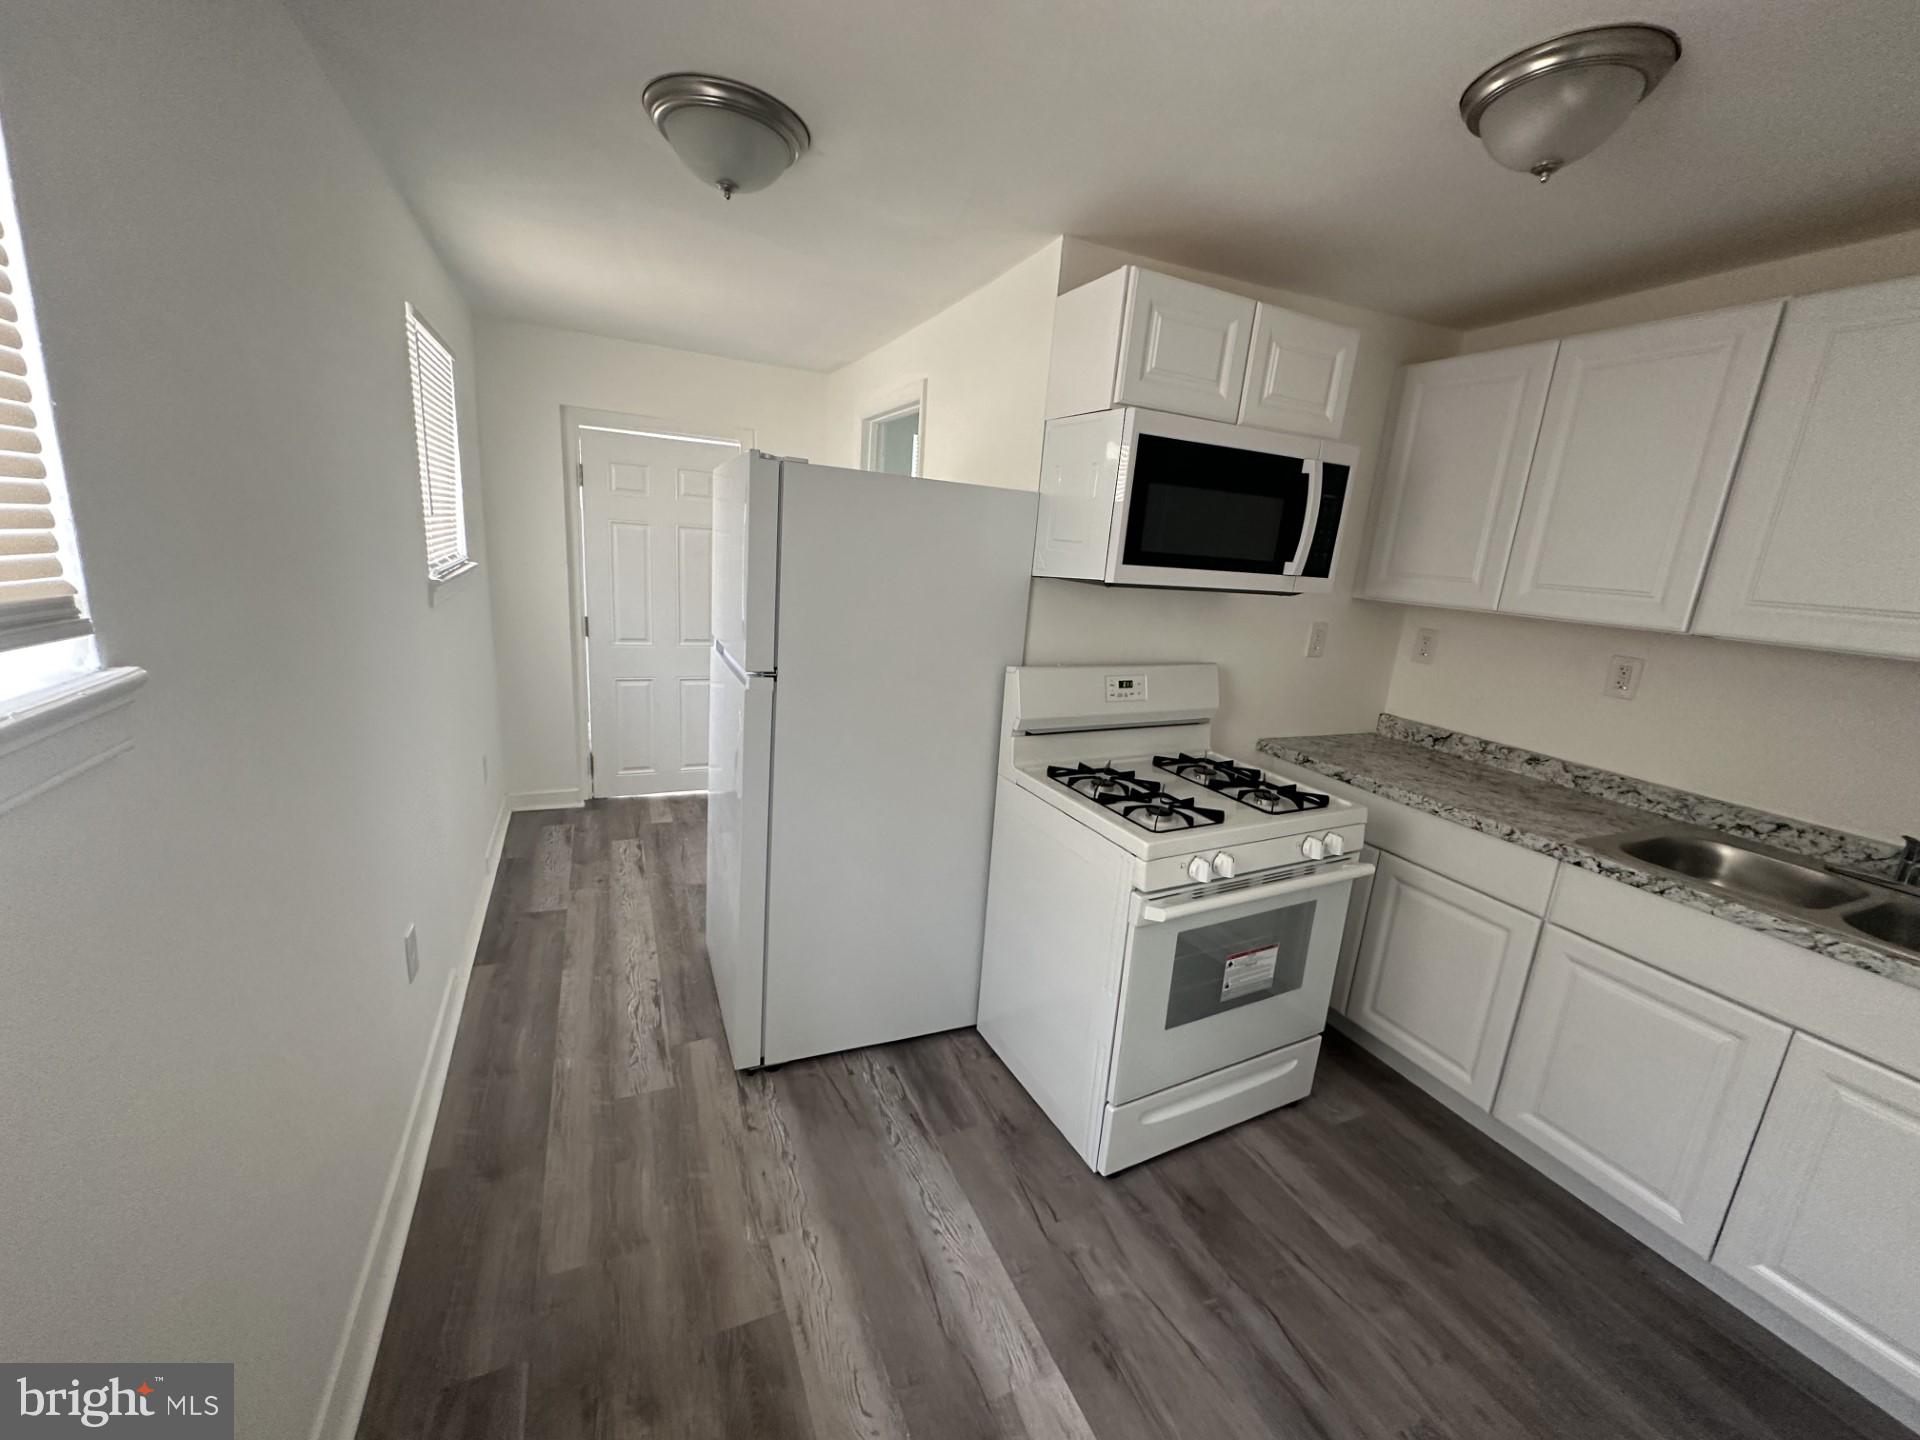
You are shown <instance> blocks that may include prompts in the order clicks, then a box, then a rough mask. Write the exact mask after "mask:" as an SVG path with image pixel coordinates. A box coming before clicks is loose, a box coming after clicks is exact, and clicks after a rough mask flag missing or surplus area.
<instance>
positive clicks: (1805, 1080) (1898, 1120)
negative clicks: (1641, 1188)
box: [1713, 1035, 1920, 1398]
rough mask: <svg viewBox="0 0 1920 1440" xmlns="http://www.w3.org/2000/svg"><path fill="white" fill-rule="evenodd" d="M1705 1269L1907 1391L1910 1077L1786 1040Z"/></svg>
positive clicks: (1919, 1387)
mask: <svg viewBox="0 0 1920 1440" xmlns="http://www.w3.org/2000/svg"><path fill="white" fill-rule="evenodd" d="M1713 1263H1714V1264H1715V1265H1717V1266H1718V1267H1720V1268H1721V1269H1722V1270H1724V1271H1726V1272H1727V1273H1728V1274H1730V1275H1732V1276H1733V1277H1734V1278H1735V1279H1737V1280H1739V1281H1740V1282H1741V1283H1743V1284H1745V1285H1748V1286H1751V1287H1752V1288H1753V1289H1754V1290H1756V1291H1757V1292H1759V1294H1760V1295H1762V1296H1763V1297H1764V1298H1766V1299H1767V1300H1769V1301H1771V1302H1772V1303H1773V1304H1775V1305H1777V1306H1779V1307H1780V1308H1781V1309H1782V1310H1784V1311H1786V1312H1787V1314H1789V1315H1791V1316H1793V1317H1794V1318H1795V1319H1797V1320H1800V1321H1801V1322H1803V1323H1804V1324H1806V1325H1807V1326H1809V1327H1810V1328H1811V1329H1813V1330H1814V1331H1816V1332H1818V1333H1819V1334H1821V1335H1823V1336H1825V1337H1826V1338H1827V1339H1828V1340H1831V1341H1832V1342H1833V1343H1834V1344H1836V1345H1838V1346H1839V1347H1840V1348H1841V1349H1842V1350H1845V1351H1847V1352H1848V1353H1849V1354H1851V1355H1852V1356H1854V1357H1855V1358H1856V1359H1858V1360H1860V1361H1862V1362H1863V1363H1864V1364H1866V1365H1867V1366H1868V1367H1869V1368H1871V1369H1873V1370H1875V1371H1876V1372H1878V1373H1879V1374H1880V1375H1881V1376H1883V1377H1884V1378H1886V1379H1887V1380H1888V1381H1890V1382H1892V1383H1893V1384H1894V1385H1896V1386H1898V1387H1899V1388H1900V1389H1902V1390H1904V1391H1905V1392H1906V1393H1907V1394H1909V1395H1912V1396H1914V1397H1916V1398H1920V1081H1914V1080H1910V1079H1908V1078H1907V1077H1906V1076H1904V1075H1900V1074H1897V1073H1895V1072H1894V1071H1892V1070H1887V1069H1884V1068H1883V1067H1881V1066H1879V1065H1875V1064H1873V1063H1872V1062H1871V1061H1868V1060H1862V1059H1861V1058H1860V1057H1859V1056H1857V1055H1853V1054H1850V1053H1848V1052H1847V1051H1845V1050H1839V1049H1836V1048H1834V1047H1833V1046H1831V1045H1827V1044H1825V1043H1823V1042H1821V1041H1819V1040H1815V1039H1812V1038H1811V1037H1809V1036H1806V1035H1796V1036H1795V1037H1794V1040H1793V1045H1792V1048H1791V1049H1790V1050H1789V1051H1788V1053H1787V1062H1786V1064H1785V1065H1784V1066H1783V1067H1782V1068H1781V1071H1780V1083H1779V1084H1778V1085H1777V1086H1776V1087H1775V1088H1774V1092H1773V1100H1772V1103H1771V1104H1769V1105H1768V1107H1767V1114H1766V1119H1765V1121H1764V1122H1763V1123H1762V1124H1761V1126H1760V1137H1759V1139H1758V1140H1757V1141H1755V1142H1754V1147H1753V1154H1752V1156H1751V1158H1750V1159H1749V1160H1748V1161H1747V1168H1746V1173H1745V1174H1744V1175H1743V1176H1742V1177H1741V1180H1740V1189H1739V1191H1738V1193H1737V1194H1735V1196H1734V1198H1733V1211H1732V1213H1731V1214H1730V1215H1729V1216H1728V1217H1727V1228H1726V1232H1725V1234H1723V1235H1722V1236H1721V1238H1720V1244H1719V1247H1718V1248H1717V1249H1716V1250H1715V1251H1714V1254H1713Z"/></svg>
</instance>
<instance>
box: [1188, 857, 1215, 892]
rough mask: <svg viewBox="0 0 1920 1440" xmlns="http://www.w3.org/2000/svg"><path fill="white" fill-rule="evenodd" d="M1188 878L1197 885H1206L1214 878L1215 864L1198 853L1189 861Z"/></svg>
mask: <svg viewBox="0 0 1920 1440" xmlns="http://www.w3.org/2000/svg"><path fill="white" fill-rule="evenodd" d="M1187 878H1188V879H1189V880H1191V881H1193V883H1194V884H1196V885H1204V884H1206V883H1207V882H1208V881H1209V880H1211V879H1213V866H1212V865H1211V864H1209V863H1208V861H1207V857H1206V856H1204V855H1196V856H1194V857H1193V858H1192V859H1191V860H1189V861H1187Z"/></svg>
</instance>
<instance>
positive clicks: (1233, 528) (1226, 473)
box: [1033, 406, 1360, 595]
mask: <svg viewBox="0 0 1920 1440" xmlns="http://www.w3.org/2000/svg"><path fill="white" fill-rule="evenodd" d="M1359 458H1360V452H1359V451H1358V450H1357V449H1355V448H1354V447H1353V446H1351V445H1342V444H1339V443H1338V442H1336V441H1332V440H1319V439H1315V438H1314V437H1313V436H1310V435H1283V434H1279V433H1276V432H1275V431H1272V430H1261V429H1256V428H1254V427H1253V426H1250V425H1228V424H1225V423H1223V422H1221V421H1218V420H1196V419H1193V418H1191V417H1189V416H1185V415H1168V414H1163V413H1162V412H1160V411H1157V410H1142V409H1140V408H1138V407H1137V406H1121V407H1117V408H1115V409H1112V410H1099V411H1095V412H1093V413H1092V414H1087V415H1069V416H1066V417H1064V418H1062V419H1059V420H1050V421H1048V422H1047V439H1046V449H1045V452H1044V455H1043V457H1042V460H1041V465H1040V519H1039V526H1038V528H1037V530H1036V531H1035V534H1034V543H1033V573H1034V574H1035V575H1047V576H1054V577H1056V578H1059V579H1064V580H1097V581H1101V582H1104V583H1105V584H1108V585H1161V586H1171V587H1175V588H1178V589H1190V590H1254V591H1263V592H1267V593H1274V594H1282V595H1285V594H1292V593H1294V592H1296V591H1314V590H1329V589H1331V588H1332V586H1333V567H1334V561H1335V559H1336V558H1337V556H1338V552H1339V543H1340V518H1341V512H1342V511H1343V510H1344V509H1345V507H1346V500H1347V484H1348V481H1349V480H1350V478H1351V477H1352V473H1353V467H1354V465H1355V464H1356V463H1357V462H1358V460H1359Z"/></svg>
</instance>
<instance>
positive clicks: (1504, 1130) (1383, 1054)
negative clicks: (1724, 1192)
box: [1327, 1011, 1920, 1430]
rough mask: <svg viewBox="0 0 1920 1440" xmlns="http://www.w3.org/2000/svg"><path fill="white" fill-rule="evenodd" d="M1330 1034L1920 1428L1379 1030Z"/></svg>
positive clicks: (1341, 1020) (1851, 1368)
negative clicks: (1435, 1075) (1339, 1036)
mask: <svg viewBox="0 0 1920 1440" xmlns="http://www.w3.org/2000/svg"><path fill="white" fill-rule="evenodd" d="M1327 1028H1328V1029H1330V1030H1337V1031H1339V1032H1340V1034H1342V1035H1344V1036H1346V1037H1347V1038H1348V1039H1349V1040H1351V1041H1353V1043H1354V1044H1356V1045H1358V1046H1359V1047H1360V1048H1361V1049H1362V1050H1364V1051H1366V1052H1367V1053H1368V1054H1369V1055H1371V1056H1373V1057H1374V1058H1375V1059H1376V1060H1378V1061H1380V1062H1381V1063H1382V1064H1384V1065H1385V1066H1386V1067H1387V1068H1388V1069H1389V1070H1392V1071H1394V1072H1395V1073H1396V1074H1398V1075H1399V1076H1401V1078H1403V1079H1406V1080H1410V1081H1412V1082H1413V1084H1414V1085H1415V1086H1416V1087H1418V1088H1419V1089H1421V1090H1424V1091H1426V1093H1427V1094H1428V1095H1430V1096H1431V1097H1432V1098H1433V1099H1435V1100H1438V1101H1439V1102H1440V1103H1441V1104H1442V1105H1444V1106H1445V1107H1446V1108H1447V1109H1448V1110H1451V1111H1452V1112H1453V1113H1454V1114H1455V1115H1458V1116H1459V1117H1460V1118H1461V1119H1462V1120H1464V1121H1466V1122H1467V1123H1468V1124H1469V1125H1471V1126H1473V1128H1474V1129H1476V1130H1478V1131H1480V1132H1481V1133H1482V1134H1484V1135H1486V1136H1488V1137H1489V1138H1491V1139H1493V1140H1494V1141H1496V1142H1498V1143H1499V1144H1500V1145H1502V1146H1504V1147H1505V1148H1507V1149H1508V1150H1511V1151H1512V1152H1513V1153H1514V1154H1515V1155H1517V1156H1519V1157H1520V1158H1521V1159H1522V1160H1524V1161H1526V1162H1527V1164H1529V1165H1531V1166H1532V1167H1533V1168H1534V1169H1536V1170H1538V1171H1539V1172H1540V1173H1541V1174H1542V1175H1544V1176H1546V1177H1547V1178H1548V1179H1549V1180H1551V1181H1553V1182H1554V1183H1555V1184H1556V1185H1558V1186H1560V1188H1561V1189H1563V1190H1566V1191H1567V1192H1569V1193H1570V1194H1571V1195H1572V1196H1573V1197H1574V1198H1575V1199H1576V1200H1579V1201H1581V1202H1583V1203H1584V1204H1585V1205H1586V1206H1587V1207H1588V1208H1589V1209H1591V1210H1595V1211H1597V1212H1599V1214H1600V1215H1601V1216H1603V1217H1604V1218H1606V1219H1608V1220H1611V1221H1612V1222H1613V1223H1614V1224H1615V1225H1618V1226H1619V1227H1620V1228H1621V1229H1622V1230H1624V1231H1626V1232H1627V1234H1629V1235H1631V1236H1632V1237H1633V1238H1634V1239H1635V1240H1638V1241H1639V1242H1640V1243H1641V1244H1642V1245H1645V1246H1646V1247H1647V1248H1648V1249H1649V1250H1651V1251H1653V1252H1654V1253H1655V1254H1656V1255H1658V1256H1659V1257H1660V1258H1661V1259H1663V1260H1665V1261H1666V1262H1667V1263H1668V1264H1670V1265H1672V1266H1673V1267H1674V1268H1675V1269H1676V1270H1680V1271H1682V1272H1684V1273H1685V1274H1686V1275H1687V1276H1689V1277H1690V1278H1692V1279H1694V1280H1697V1281H1699V1282H1700V1283H1701V1284H1702V1285H1704V1286H1706V1287H1707V1289H1709V1290H1711V1291H1712V1292H1713V1293H1714V1294H1716V1295H1718V1296H1719V1297H1720V1298H1721V1299H1722V1300H1724V1301H1726V1302H1727V1303H1728V1304H1729V1305H1731V1306H1733V1308H1734V1309H1736V1310H1738V1311H1739V1312H1740V1313H1741V1314H1743V1315H1745V1316H1746V1317H1747V1318H1748V1319H1750V1320H1752V1321H1754V1322H1755V1323H1756V1324H1758V1325H1760V1326H1761V1327H1762V1328H1763V1329H1766V1330H1769V1331H1771V1332H1772V1333H1773V1334H1774V1335H1776V1336H1778V1337H1779V1338H1780V1339H1781V1340H1784V1341H1785V1342H1786V1343H1787V1344H1788V1345H1791V1346H1792V1347H1793V1348H1794V1349H1795V1350H1798V1351H1799V1352H1800V1353H1801V1354H1802V1355H1805V1356H1806V1357H1807V1358H1808V1359H1809V1360H1811V1361H1813V1363H1814V1364H1816V1365H1818V1366H1819V1367H1820V1368H1821V1369H1822V1370H1825V1371H1826V1372H1827V1373H1828V1374H1829V1375H1832V1376H1833V1377H1834V1379H1836V1380H1838V1381H1840V1383H1841V1384H1843V1385H1846V1386H1847V1387H1849V1388H1850V1389H1852V1390H1855V1391H1857V1392H1859V1393H1860V1394H1861V1395H1863V1396H1864V1397H1866V1398H1867V1399H1868V1400H1870V1401H1872V1402H1873V1403H1874V1404H1875V1405H1878V1406H1879V1407H1880V1408H1881V1409H1882V1410H1885V1411H1886V1412H1887V1413H1888V1414H1889V1415H1891V1416H1893V1418H1894V1419H1896V1420H1898V1421H1899V1422H1900V1423H1901V1424H1902V1425H1905V1426H1906V1427H1907V1428H1908V1429H1909V1430H1920V1404H1916V1403H1915V1401H1914V1400H1913V1399H1912V1397H1910V1396H1908V1395H1905V1394H1903V1393H1902V1392H1901V1391H1899V1390H1897V1389H1895V1388H1894V1387H1893V1386H1892V1385H1891V1384H1890V1383H1888V1382H1887V1381H1886V1380H1885V1379H1883V1378H1882V1377H1881V1376H1879V1375H1878V1374H1876V1373H1875V1372H1874V1371H1872V1370H1869V1369H1868V1368H1867V1367H1866V1366H1865V1365H1863V1364H1861V1363H1860V1362H1859V1361H1858V1360H1856V1359H1854V1358H1853V1356H1851V1355H1849V1354H1847V1353H1846V1351H1844V1350H1842V1349H1840V1347H1839V1346H1837V1345H1835V1344H1833V1342H1831V1341H1830V1340H1828V1339H1827V1338H1826V1337H1825V1336H1824V1335H1819V1334H1816V1333H1815V1332H1814V1331H1812V1330H1809V1329H1808V1328H1807V1327H1806V1326H1805V1325H1802V1324H1801V1323H1800V1322H1799V1321H1798V1320H1796V1319H1794V1318H1793V1317H1792V1316H1791V1315H1788V1314H1786V1313H1785V1312H1784V1311H1781V1310H1778V1309H1776V1308H1775V1307H1774V1306H1772V1305H1771V1304H1769V1303H1768V1302H1767V1301H1766V1300H1765V1299H1764V1298H1762V1297H1761V1296H1759V1295H1756V1294H1755V1293H1754V1292H1753V1291H1751V1290H1749V1289H1748V1288H1747V1287H1746V1286H1744V1285H1742V1284H1741V1283H1740V1282H1739V1281H1738V1280H1735V1279H1734V1278H1733V1277H1732V1276H1731V1275H1729V1274H1727V1272H1726V1271H1724V1270H1721V1269H1718V1268H1717V1267H1715V1266H1714V1264H1713V1263H1712V1262H1711V1261H1708V1260H1703V1259H1701V1258H1700V1256H1698V1255H1696V1254H1695V1253H1694V1252H1693V1251H1691V1250H1689V1249H1688V1248H1687V1247H1686V1246H1684V1245H1682V1244H1681V1243H1680V1242H1679V1241H1678V1240H1676V1239H1674V1238H1673V1237H1672V1236H1671V1235H1669V1234H1667V1233H1666V1231H1664V1230H1661V1229H1659V1228H1658V1227H1656V1226H1654V1225H1651V1224H1649V1223H1648V1222H1647V1221H1646V1220H1644V1219H1643V1218H1642V1217H1641V1216H1639V1215H1637V1214H1636V1213H1634V1212H1633V1211H1632V1210H1629V1209H1628V1208H1627V1207H1626V1206H1625V1205H1622V1204H1621V1203H1620V1202H1619V1201H1618V1200H1616V1199H1614V1198H1613V1197H1612V1196H1611V1195H1609V1194H1607V1193H1606V1192H1605V1191H1604V1190H1602V1189H1600V1188H1599V1187H1598V1186H1596V1185H1595V1184H1593V1182H1592V1181H1590V1180H1588V1179H1587V1178H1586V1177H1585V1176H1584V1175H1580V1174H1578V1173H1576V1172H1575V1171H1573V1170H1571V1169H1569V1168H1568V1167H1567V1166H1566V1165H1564V1164H1562V1163H1561V1162H1560V1161H1559V1160H1558V1159H1556V1158H1555V1157H1554V1156H1552V1155H1549V1154H1548V1153H1547V1152H1546V1151H1545V1150H1542V1149H1541V1148H1540V1147H1539V1146H1538V1145H1535V1144H1534V1143H1533V1142H1532V1141H1531V1140H1529V1139H1527V1137H1526V1136H1524V1135H1522V1134H1521V1133H1520V1132H1519V1131H1518V1130H1515V1129H1514V1128H1513V1127H1512V1126H1511V1125H1508V1124H1507V1123H1506V1122H1505V1121H1504V1120H1499V1119H1496V1118H1495V1117H1494V1116H1493V1115H1492V1114H1491V1113H1490V1112H1488V1111H1486V1110H1482V1109H1480V1107H1479V1106H1477V1105H1475V1104H1474V1103H1473V1102H1472V1101H1471V1100H1469V1099H1467V1098H1466V1096H1464V1095H1462V1094H1460V1093H1459V1092H1458V1091H1456V1090H1454V1089H1452V1088H1450V1087H1449V1086H1447V1085H1444V1084H1442V1083H1441V1082H1440V1081H1438V1080H1436V1079H1434V1078H1433V1076H1431V1075H1429V1074H1428V1073H1427V1072H1426V1071H1425V1070H1423V1069H1421V1068H1420V1066H1419V1065H1417V1064H1415V1063H1414V1062H1413V1061H1412V1060H1409V1059H1408V1058H1407V1057H1406V1056H1405V1055H1402V1054H1401V1053H1400V1052H1399V1051H1398V1050H1396V1049H1394V1048H1393V1047H1392V1046H1391V1045H1389V1044H1387V1043H1386V1042H1385V1041H1384V1040H1382V1039H1380V1037H1379V1036H1377V1035H1375V1034H1373V1033H1372V1032H1371V1031H1369V1030H1365V1029H1362V1028H1361V1027H1360V1026H1358V1025H1356V1024H1354V1023H1353V1021H1351V1020H1349V1019H1348V1018H1347V1017H1346V1016H1344V1015H1341V1014H1339V1013H1337V1012H1331V1011H1330V1012H1329V1013H1328V1015H1327Z"/></svg>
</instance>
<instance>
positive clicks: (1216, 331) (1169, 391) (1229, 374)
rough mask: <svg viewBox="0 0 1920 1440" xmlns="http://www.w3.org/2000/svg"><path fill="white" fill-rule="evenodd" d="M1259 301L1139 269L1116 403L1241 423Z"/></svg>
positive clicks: (1122, 340)
mask: <svg viewBox="0 0 1920 1440" xmlns="http://www.w3.org/2000/svg"><path fill="white" fill-rule="evenodd" d="M1253 306H1254V302H1253V301H1252V300H1250V299H1248V298H1247V297H1246V296H1244V295H1229V294H1228V293H1227V292H1226V291H1224V290H1215V289H1213V288H1212V287H1210V286H1207V285H1195V284H1194V283H1193V282H1192V281H1190V280H1177V279H1175V278H1174V277H1173V276H1171V275H1161V274H1157V273H1156V272H1154V271H1152V270H1136V271H1134V272H1133V284H1132V289H1131V292H1130V293H1129V295H1128V297H1127V317H1126V325H1125V327H1124V329H1123V331H1122V333H1121V337H1120V381H1119V384H1118V386H1117V387H1116V391H1117V393H1116V394H1115V396H1114V403H1115V404H1116V405H1144V406H1146V407H1147V408H1148V409H1150V410H1170V411H1172V412H1173V413H1174V414H1176V415H1196V416H1199V417H1200V418H1202V419H1205V420H1235V419H1237V418H1239V414H1240V388H1241V385H1242V384H1243V383H1244V381H1245V379H1246V374H1247V343H1248V335H1249V332H1250V331H1251V330H1252V328H1253Z"/></svg>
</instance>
